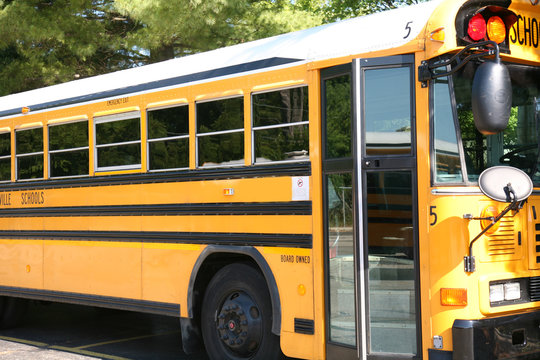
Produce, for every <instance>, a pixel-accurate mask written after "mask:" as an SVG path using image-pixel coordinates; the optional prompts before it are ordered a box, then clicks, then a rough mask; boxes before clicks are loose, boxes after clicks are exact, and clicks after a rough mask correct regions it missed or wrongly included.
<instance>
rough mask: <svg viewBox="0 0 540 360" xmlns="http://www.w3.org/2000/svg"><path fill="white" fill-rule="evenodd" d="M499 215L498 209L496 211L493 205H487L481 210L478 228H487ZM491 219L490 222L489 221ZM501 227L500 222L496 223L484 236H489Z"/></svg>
mask: <svg viewBox="0 0 540 360" xmlns="http://www.w3.org/2000/svg"><path fill="white" fill-rule="evenodd" d="M497 215H499V209H497V207H496V206H494V205H488V206H486V207H485V208H484V210H482V215H481V217H482V218H483V220H480V226H481V227H482V230H484V229H485V228H487V227H488V226H489V225H491V223H492V222H493V220H495V218H496V217H497ZM489 218H491V220H489ZM500 225H501V223H500V221H498V222H496V223H495V224H494V225H493V226H492V227H491V228H490V229H489V230H488V231H486V234H488V235H490V234H493V233H494V232H496V231H497V230H499V226H500Z"/></svg>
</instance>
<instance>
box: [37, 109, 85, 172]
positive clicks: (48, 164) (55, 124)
mask: <svg viewBox="0 0 540 360" xmlns="http://www.w3.org/2000/svg"><path fill="white" fill-rule="evenodd" d="M78 122H86V126H87V128H88V125H89V120H88V119H87V118H81V119H77V120H73V121H66V122H57V123H54V122H52V123H49V124H47V143H48V150H49V151H48V153H47V172H48V174H47V175H48V177H49V178H50V179H66V178H79V177H85V176H89V175H90V138H89V136H90V134H88V139H87V140H88V145H87V146H83V147H77V148H69V149H62V150H51V132H50V128H51V127H55V126H62V125H69V124H74V123H78ZM81 150H87V151H88V157H89V159H88V173H87V174H84V175H68V176H52V174H51V154H61V153H67V152H75V151H81Z"/></svg>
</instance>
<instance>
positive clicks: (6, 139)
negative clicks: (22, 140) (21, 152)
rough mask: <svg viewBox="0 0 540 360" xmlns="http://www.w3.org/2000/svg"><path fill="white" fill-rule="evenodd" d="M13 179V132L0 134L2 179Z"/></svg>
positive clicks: (0, 178)
mask: <svg viewBox="0 0 540 360" xmlns="http://www.w3.org/2000/svg"><path fill="white" fill-rule="evenodd" d="M10 180H11V133H9V132H5V133H1V134H0V181H10Z"/></svg>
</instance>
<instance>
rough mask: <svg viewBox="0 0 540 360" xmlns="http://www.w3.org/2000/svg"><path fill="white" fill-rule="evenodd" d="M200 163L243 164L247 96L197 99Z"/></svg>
mask: <svg viewBox="0 0 540 360" xmlns="http://www.w3.org/2000/svg"><path fill="white" fill-rule="evenodd" d="M196 112H197V159H198V166H220V165H222V166H223V165H243V164H244V98H243V97H236V98H230V99H222V100H214V101H207V102H201V103H197V107H196Z"/></svg>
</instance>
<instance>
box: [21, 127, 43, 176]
mask: <svg viewBox="0 0 540 360" xmlns="http://www.w3.org/2000/svg"><path fill="white" fill-rule="evenodd" d="M15 144H16V145H15V150H16V153H17V154H16V156H17V179H19V180H28V179H41V178H43V128H41V127H39V128H33V129H25V130H18V131H16V132H15Z"/></svg>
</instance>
